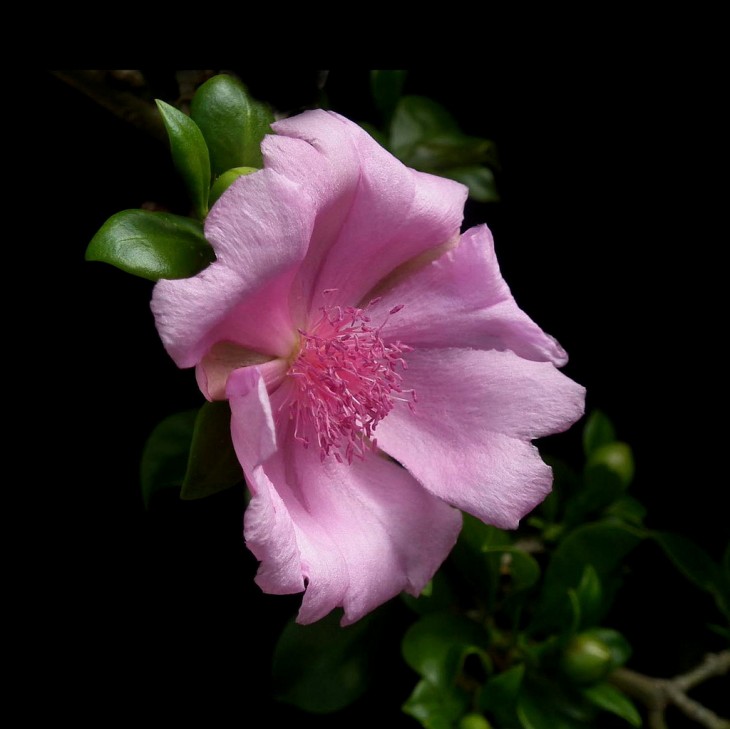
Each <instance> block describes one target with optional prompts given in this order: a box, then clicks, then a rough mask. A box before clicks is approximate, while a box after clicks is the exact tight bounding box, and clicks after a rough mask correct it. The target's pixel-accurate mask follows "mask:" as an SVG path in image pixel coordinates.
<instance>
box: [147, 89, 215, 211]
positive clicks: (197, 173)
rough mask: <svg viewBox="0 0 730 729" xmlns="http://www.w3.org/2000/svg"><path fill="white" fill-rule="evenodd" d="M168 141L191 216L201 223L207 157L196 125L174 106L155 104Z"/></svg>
mask: <svg viewBox="0 0 730 729" xmlns="http://www.w3.org/2000/svg"><path fill="white" fill-rule="evenodd" d="M155 101H156V103H157V108H158V109H159V110H160V114H161V115H162V121H163V122H164V123H165V129H167V136H168V137H169V139H170V151H171V152H172V159H173V161H174V163H175V167H176V168H177V171H178V172H179V173H180V176H181V177H182V178H183V180H184V182H185V186H186V187H187V189H188V194H189V195H190V200H191V201H192V203H193V207H194V209H195V214H196V215H197V216H198V218H200V219H201V220H202V219H203V218H204V217H205V216H206V215H207V213H208V191H209V190H210V157H209V155H208V147H207V146H206V144H205V139H203V135H202V133H201V131H200V129H199V128H198V125H197V124H196V123H195V122H194V121H193V120H192V119H191V118H190V117H189V116H188V115H187V114H183V112H181V111H179V110H178V109H176V108H175V107H174V106H170V105H169V104H166V103H165V102H164V101H160V100H159V99H156V100H155Z"/></svg>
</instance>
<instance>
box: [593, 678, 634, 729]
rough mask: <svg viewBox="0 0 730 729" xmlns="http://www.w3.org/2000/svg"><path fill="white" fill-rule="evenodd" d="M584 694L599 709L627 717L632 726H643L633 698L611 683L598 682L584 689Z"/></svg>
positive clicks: (623, 717)
mask: <svg viewBox="0 0 730 729" xmlns="http://www.w3.org/2000/svg"><path fill="white" fill-rule="evenodd" d="M582 693H583V696H585V697H586V698H587V699H588V701H590V702H591V703H592V704H594V705H595V706H597V707H598V708H599V709H603V710H604V711H609V712H611V713H612V714H615V715H616V716H620V717H621V718H622V719H625V720H626V721H627V722H628V723H629V724H631V726H635V727H640V726H641V716H640V715H639V712H638V710H637V708H636V706H634V703H633V702H632V701H631V699H629V698H628V696H626V694H624V693H622V692H621V691H619V690H618V689H617V688H616V687H615V686H612V685H611V684H610V683H597V684H595V685H594V686H589V687H588V688H584V689H583V692H582Z"/></svg>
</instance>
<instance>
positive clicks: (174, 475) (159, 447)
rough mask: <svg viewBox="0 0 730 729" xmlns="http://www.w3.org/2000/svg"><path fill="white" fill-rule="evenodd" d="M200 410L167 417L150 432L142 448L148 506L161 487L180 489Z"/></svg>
mask: <svg viewBox="0 0 730 729" xmlns="http://www.w3.org/2000/svg"><path fill="white" fill-rule="evenodd" d="M197 415H198V413H197V411H196V410H186V411H185V412H183V413H176V414H175V415H170V416H169V417H167V418H165V419H164V420H163V421H162V422H161V423H159V424H158V425H157V426H156V427H155V429H154V430H153V431H152V433H151V434H150V436H149V438H148V439H147V443H146V444H145V447H144V450H143V451H142V462H141V464H140V484H141V487H142V499H143V500H144V504H145V507H149V505H150V501H151V499H152V496H153V495H154V494H155V493H157V492H158V491H159V490H160V489H165V488H179V487H180V484H182V482H183V480H184V478H185V472H186V470H187V463H188V453H189V451H190V444H191V443H192V440H193V430H194V428H195V420H196V418H197Z"/></svg>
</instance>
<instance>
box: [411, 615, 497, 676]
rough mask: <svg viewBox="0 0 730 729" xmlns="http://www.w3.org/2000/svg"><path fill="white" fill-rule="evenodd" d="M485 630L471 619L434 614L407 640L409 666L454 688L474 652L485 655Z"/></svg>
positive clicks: (421, 620) (424, 620)
mask: <svg viewBox="0 0 730 729" xmlns="http://www.w3.org/2000/svg"><path fill="white" fill-rule="evenodd" d="M486 645H487V634H486V633H485V631H484V629H483V628H482V627H481V626H480V625H478V624H477V623H475V622H474V621H472V620H469V619H468V618H466V617H464V616H461V615H453V614H451V613H431V614H430V615H426V616H424V617H423V618H421V619H420V620H419V621H417V622H416V623H414V624H413V625H412V626H411V627H410V628H409V629H408V631H407V632H406V634H405V636H404V637H403V643H402V650H403V657H404V658H405V660H406V663H407V664H408V665H409V666H410V667H411V668H412V669H413V670H414V671H416V672H417V673H419V674H420V675H421V676H423V677H424V678H425V679H427V680H428V681H430V682H431V683H432V684H434V685H437V686H447V685H451V684H452V683H453V682H454V680H455V678H456V676H457V675H458V673H459V671H460V670H461V668H462V666H463V664H464V659H465V657H466V656H467V655H469V654H470V653H477V654H480V653H483V651H484V648H485V647H486Z"/></svg>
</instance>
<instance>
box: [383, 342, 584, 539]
mask: <svg viewBox="0 0 730 729" xmlns="http://www.w3.org/2000/svg"><path fill="white" fill-rule="evenodd" d="M403 386H404V388H414V389H415V390H416V393H417V396H418V402H417V404H416V408H415V413H413V412H411V411H410V410H409V408H408V407H407V406H406V405H405V404H403V403H399V404H398V405H397V406H396V407H395V408H394V409H393V410H392V411H391V412H390V413H389V414H388V416H387V417H386V418H385V419H384V420H383V421H382V422H381V423H380V424H379V425H378V428H377V432H376V435H377V438H378V445H379V446H380V447H381V448H382V449H383V450H384V451H385V452H386V453H388V454H390V455H391V456H393V458H395V459H396V460H398V461H399V462H400V463H402V464H403V465H404V466H405V467H406V468H407V469H408V470H409V471H410V472H411V473H412V474H413V475H414V476H415V477H416V478H417V479H418V480H419V482H420V483H421V484H423V486H424V487H425V488H426V489H427V490H428V491H429V492H430V493H432V494H434V495H435V496H438V497H439V498H441V499H443V500H444V501H446V502H448V503H450V504H453V505H454V506H456V507H458V508H459V509H462V510H464V511H468V512H469V513H471V514H473V515H474V516H476V517H478V518H479V519H481V520H482V521H484V522H487V523H489V524H494V525H495V526H498V527H501V528H509V529H512V528H515V527H517V525H518V523H519V520H520V519H521V518H522V517H523V516H524V515H525V514H526V513H527V512H529V511H530V510H531V509H532V508H534V507H535V506H536V505H537V504H538V503H539V502H540V501H542V499H543V498H544V497H545V496H546V495H547V493H548V492H549V491H550V487H551V484H552V473H551V469H550V468H549V467H548V466H547V465H545V464H544V463H543V462H542V460H541V459H540V455H539V453H538V451H537V449H536V448H535V447H534V446H533V445H531V443H530V440H531V439H533V438H539V437H541V436H545V435H549V434H551V433H557V432H560V431H563V430H565V429H567V428H568V427H570V426H571V425H572V424H573V423H574V422H575V421H576V420H578V419H579V418H580V417H581V415H582V414H583V408H584V397H585V389H584V388H583V387H581V386H580V385H578V384H576V383H575V382H573V381H572V380H570V379H569V378H567V377H565V376H564V375H563V374H562V373H560V372H559V371H558V370H557V369H555V367H554V366H553V365H552V364H550V363H549V362H534V361H531V360H526V359H522V358H521V357H518V356H517V355H516V354H514V353H513V352H509V351H508V352H498V351H493V350H492V351H477V350H466V349H463V350H459V349H442V350H415V351H414V352H411V353H410V354H409V355H408V369H407V370H406V371H405V372H404V373H403Z"/></svg>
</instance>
